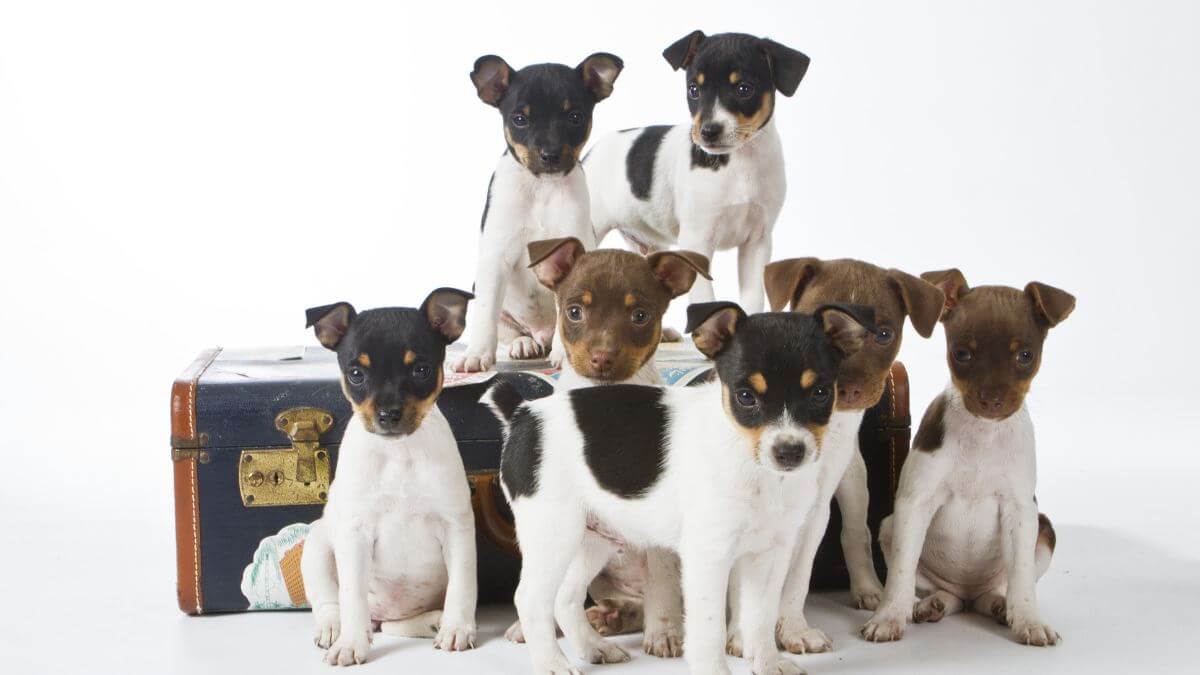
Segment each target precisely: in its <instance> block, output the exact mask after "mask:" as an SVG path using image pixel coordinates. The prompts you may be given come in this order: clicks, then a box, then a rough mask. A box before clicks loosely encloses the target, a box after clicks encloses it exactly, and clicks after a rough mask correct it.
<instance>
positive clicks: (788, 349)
mask: <svg viewBox="0 0 1200 675" xmlns="http://www.w3.org/2000/svg"><path fill="white" fill-rule="evenodd" d="M868 313H869V312H868ZM870 323H871V320H870V319H869V318H868V317H866V316H865V315H863V314H860V311H859V310H858V309H857V308H850V307H842V306H831V307H823V308H820V309H819V310H818V311H817V312H816V313H815V314H814V315H807V314H756V315H751V316H747V315H746V314H745V313H744V312H743V311H742V309H741V308H740V307H738V306H737V305H736V304H733V303H728V302H717V303H704V304H699V305H692V306H691V307H689V308H688V324H689V327H688V329H689V330H691V331H694V333H693V337H694V339H695V342H696V345H697V347H699V348H700V350H701V351H702V352H704V353H705V354H706V355H708V356H710V357H712V358H715V359H716V372H717V376H718V377H717V379H716V380H714V381H713V382H711V383H708V384H706V385H702V386H698V387H683V388H670V387H647V386H640V385H611V386H607V387H593V388H585V389H576V390H573V391H571V392H568V393H566V395H556V396H552V397H549V398H545V399H541V400H538V401H530V402H524V401H522V400H521V398H520V396H519V395H518V394H517V392H516V390H515V389H513V388H512V387H511V386H510V385H507V384H504V383H501V384H498V385H496V386H495V387H493V388H492V389H491V390H489V392H488V394H487V395H486V396H485V398H486V400H487V402H488V403H489V405H491V406H492V408H493V410H494V411H495V412H496V415H497V416H498V417H499V418H500V419H501V420H502V423H503V424H504V425H505V427H506V434H505V445H504V451H503V454H502V457H501V466H500V476H501V482H502V486H503V488H504V491H505V495H506V496H507V497H508V499H509V502H510V503H511V504H512V510H513V514H514V516H515V519H516V527H517V538H518V541H520V544H521V551H522V555H523V556H524V562H523V564H522V568H521V581H520V585H519V586H518V588H517V593H516V606H517V613H518V615H519V616H520V620H521V623H522V625H523V626H524V628H525V638H526V641H527V643H528V645H529V647H530V653H531V656H532V658H533V666H534V672H535V673H539V674H541V673H577V672H579V671H578V670H576V669H575V668H573V667H572V666H571V665H570V663H569V661H568V660H567V658H566V656H565V655H564V654H563V652H562V651H561V650H560V649H559V647H558V643H557V641H556V640H555V622H556V621H557V624H558V626H559V627H561V628H562V631H563V633H564V635H565V636H566V637H567V639H568V641H569V642H570V643H571V645H572V646H573V647H574V648H575V649H576V650H577V652H578V653H579V654H580V655H581V656H583V657H584V658H586V659H587V660H589V661H591V662H593V663H600V662H605V663H608V662H615V661H624V660H626V659H628V658H629V655H628V654H627V653H626V652H625V651H624V650H623V649H621V648H620V647H619V646H618V645H616V644H615V643H612V642H610V641H607V640H605V639H604V638H602V637H601V636H600V635H599V634H598V633H597V632H596V631H595V629H594V628H593V627H592V625H591V624H590V623H589V622H588V620H587V618H586V616H585V614H584V611H583V600H584V589H585V588H586V587H587V583H588V581H590V580H591V579H592V578H593V577H594V576H595V575H596V573H597V572H598V571H599V570H600V568H601V567H602V566H603V565H604V563H605V562H606V561H607V560H608V559H609V557H610V556H611V555H612V553H613V551H614V550H615V548H616V546H618V542H625V543H628V544H629V545H631V546H634V547H638V548H648V547H664V548H671V549H675V550H676V551H678V553H679V557H680V560H681V563H682V572H683V579H682V583H683V597H684V608H685V617H686V619H685V637H684V643H685V645H684V656H685V657H686V658H687V660H688V663H689V665H690V667H691V670H692V672H694V673H706V674H707V673H728V672H729V669H728V665H727V663H726V660H725V638H726V635H725V633H726V626H725V617H726V600H727V593H726V592H727V586H728V584H729V582H730V573H731V571H732V572H733V573H734V574H733V576H734V578H735V579H736V580H737V581H738V588H739V589H740V590H741V594H740V598H735V601H737V602H739V603H740V610H741V612H740V616H741V617H742V634H743V635H744V636H745V655H746V657H747V658H749V659H751V662H752V664H753V670H754V672H755V673H759V674H760V675H766V674H770V675H775V674H777V673H785V674H792V673H799V672H801V671H800V668H799V667H797V666H796V665H795V664H794V663H792V662H790V661H787V660H784V659H781V658H780V655H779V651H778V649H777V648H776V646H775V630H774V629H775V620H776V617H777V616H778V614H779V598H780V593H781V592H782V588H783V582H784V577H785V575H786V574H787V568H788V563H789V562H790V560H791V552H792V547H793V544H794V542H795V540H796V535H797V532H798V526H799V525H802V524H803V522H802V521H803V518H804V515H805V514H807V513H809V512H811V510H812V507H813V504H814V500H815V499H816V498H817V495H818V490H817V486H816V480H817V476H818V473H819V466H820V461H821V455H822V448H823V437H824V435H825V430H826V428H827V426H828V424H829V420H830V417H831V416H832V414H833V408H834V402H835V398H836V396H835V393H834V392H835V387H836V384H837V375H838V367H839V365H840V364H841V362H842V360H843V359H845V358H846V357H847V356H849V355H851V354H853V353H855V352H856V351H857V350H858V349H859V348H860V347H861V346H862V344H863V342H864V341H865V340H866V339H867V337H868V336H869V335H870V330H871V329H870V328H868V327H867V326H869V325H870ZM589 530H590V531H592V532H597V533H604V534H606V535H607V536H585V534H586V533H587V532H588V531H589ZM560 589H561V590H560Z"/></svg>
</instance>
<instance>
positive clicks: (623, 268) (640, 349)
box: [506, 237, 710, 657]
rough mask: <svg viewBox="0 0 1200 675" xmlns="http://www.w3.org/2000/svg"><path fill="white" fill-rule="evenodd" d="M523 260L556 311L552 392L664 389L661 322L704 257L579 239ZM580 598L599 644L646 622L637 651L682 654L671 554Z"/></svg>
mask: <svg viewBox="0 0 1200 675" xmlns="http://www.w3.org/2000/svg"><path fill="white" fill-rule="evenodd" d="M529 261H530V265H529V266H530V267H531V268H532V269H533V272H534V276H536V277H537V279H538V281H539V282H540V283H541V284H542V285H543V286H545V287H546V288H549V289H550V290H551V291H553V292H554V295H555V298H556V302H557V304H558V323H559V325H558V334H559V335H560V336H561V338H562V343H563V347H564V348H565V351H566V358H564V359H563V366H562V374H561V375H560V376H559V379H558V383H557V385H556V387H555V389H556V391H568V390H571V389H577V388H580V387H594V386H597V385H608V384H645V385H662V384H663V381H662V377H661V376H660V374H659V371H658V367H657V366H656V365H655V364H654V353H655V351H656V350H657V349H658V345H659V342H660V340H661V338H662V333H663V327H662V319H663V315H664V314H665V313H666V311H667V307H668V305H669V304H670V302H671V300H673V299H674V298H676V297H678V296H680V295H682V294H684V293H687V292H688V290H689V289H691V287H692V284H693V283H695V281H696V279H697V277H703V278H705V279H709V278H710V277H709V275H708V264H709V261H708V258H707V257H705V256H703V255H700V254H699V253H694V252H692V251H660V252H657V253H653V254H651V255H649V256H641V255H638V254H636V253H631V252H629V251H622V250H619V249H600V250H595V251H585V250H584V245H583V243H582V242H581V241H580V240H578V239H576V238H574V237H564V238H560V239H547V240H542V241H535V242H531V243H530V244H529ZM589 536H591V535H589ZM588 592H589V594H590V595H591V597H592V599H593V600H595V602H596V604H595V605H594V606H593V607H590V608H589V609H588V619H589V621H591V623H592V625H593V626H594V627H595V628H596V630H597V631H599V632H600V634H601V635H615V634H618V633H633V632H637V631H639V630H642V628H643V625H644V623H645V622H644V620H643V616H644V615H647V614H648V615H649V616H652V617H655V620H654V621H653V622H652V625H650V626H648V627H646V630H645V634H644V637H643V648H644V649H645V650H646V652H647V653H649V654H653V655H656V656H662V657H676V656H679V655H680V654H681V653H682V639H683V630H682V612H683V607H682V604H681V602H682V601H681V596H680V587H679V559H678V557H677V556H675V554H674V553H671V552H668V551H661V550H657V549H655V550H651V551H649V552H642V551H629V550H625V549H624V548H622V549H621V550H620V551H618V554H617V555H616V556H615V557H614V558H613V559H612V560H611V561H610V562H609V564H608V565H607V566H606V567H605V568H604V570H603V571H602V572H601V573H600V575H599V576H597V577H596V579H595V580H594V581H593V582H592V583H591V586H590V587H589V588H588ZM643 605H644V606H645V608H646V611H645V612H644V611H643ZM506 637H508V638H509V639H510V640H514V641H518V642H519V641H522V640H523V638H524V636H523V634H522V632H521V627H520V625H519V624H518V623H514V624H513V625H512V626H511V627H510V628H509V630H508V632H507V633H506Z"/></svg>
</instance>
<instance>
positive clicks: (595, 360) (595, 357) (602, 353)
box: [592, 349, 613, 370]
mask: <svg viewBox="0 0 1200 675" xmlns="http://www.w3.org/2000/svg"><path fill="white" fill-rule="evenodd" d="M612 365H613V353H612V352H610V351H608V350H605V349H597V350H596V351H594V352H592V367H593V368H595V369H596V370H608V369H609V368H612Z"/></svg>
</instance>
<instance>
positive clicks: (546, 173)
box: [451, 53, 623, 371]
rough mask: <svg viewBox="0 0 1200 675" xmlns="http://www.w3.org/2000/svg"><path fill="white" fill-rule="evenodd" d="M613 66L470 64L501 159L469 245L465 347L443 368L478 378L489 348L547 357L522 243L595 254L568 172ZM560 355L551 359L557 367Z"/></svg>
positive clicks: (595, 60) (599, 60)
mask: <svg viewBox="0 0 1200 675" xmlns="http://www.w3.org/2000/svg"><path fill="white" fill-rule="evenodd" d="M622 67H623V64H622V62H621V59H619V58H617V57H616V56H613V55H612V54H605V53H596V54H592V55H591V56H589V57H587V58H586V59H584V60H583V62H582V63H580V64H579V65H578V66H577V67H575V68H571V67H568V66H564V65H560V64H555V63H543V64H539V65H534V66H526V67H525V68H522V69H521V70H516V71H514V70H513V69H512V68H511V67H510V66H509V65H508V64H507V63H505V62H504V59H502V58H500V57H499V56H482V57H480V58H479V59H478V60H477V61H475V69H474V70H473V71H472V72H471V81H472V82H474V83H475V88H476V90H477V92H478V94H479V98H480V99H481V100H482V101H483V102H484V103H487V104H488V105H491V106H494V107H496V108H497V109H499V111H500V116H501V118H502V120H503V122H504V142H505V144H506V146H507V150H505V152H504V155H502V156H501V157H500V162H499V164H497V166H496V171H495V173H493V174H492V179H491V182H490V183H488V192H487V202H486V203H485V205H484V207H483V223H482V226H481V228H482V232H481V234H480V237H479V256H478V266H477V268H476V272H475V293H476V295H477V296H478V298H477V299H476V300H475V305H474V307H473V308H472V310H471V318H470V319H469V323H468V326H467V333H468V341H469V344H468V348H467V350H466V352H465V353H464V355H463V356H461V357H458V358H456V359H454V360H453V362H452V364H451V366H452V368H453V369H454V370H459V371H479V370H487V369H488V368H490V367H491V366H492V364H493V363H495V361H496V348H497V344H498V342H504V343H506V344H507V345H508V349H507V353H508V356H509V357H511V358H514V359H526V358H536V357H541V356H544V355H545V354H546V353H547V352H548V351H550V344H551V341H552V339H553V336H554V296H553V295H552V294H551V293H550V292H549V291H547V290H546V289H545V288H543V287H542V286H541V285H539V284H538V283H537V280H535V279H534V278H533V275H531V274H530V273H529V271H528V270H526V269H525V266H526V259H525V247H526V245H527V244H529V242H531V241H537V240H540V239H549V238H552V237H575V238H577V239H579V240H581V241H583V242H585V243H586V244H587V245H588V246H589V247H590V246H594V245H595V235H594V234H593V231H592V221H591V216H590V215H589V208H590V207H589V202H588V190H587V182H586V180H585V179H584V177H583V172H582V171H581V170H576V169H577V166H576V165H577V164H578V163H579V152H580V151H581V150H582V149H583V145H584V143H586V142H587V139H588V134H589V132H590V131H591V129H592V110H593V108H595V106H596V103H598V102H600V101H602V100H604V99H606V98H608V95H609V94H611V93H612V89H613V82H615V81H616V79H617V75H619V74H620V72H621V68H622ZM560 357H561V355H557V354H556V358H555V360H556V361H557V360H558V358H560Z"/></svg>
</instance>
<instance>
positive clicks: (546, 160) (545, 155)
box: [538, 150, 562, 164]
mask: <svg viewBox="0 0 1200 675" xmlns="http://www.w3.org/2000/svg"><path fill="white" fill-rule="evenodd" d="M559 157H562V153H561V152H558V151H555V150H541V151H539V152H538V158H540V159H541V160H542V164H558V158H559Z"/></svg>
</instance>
